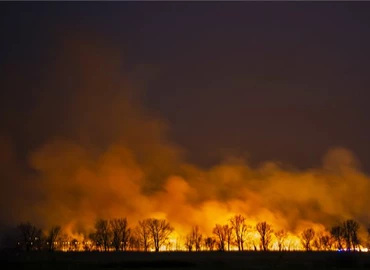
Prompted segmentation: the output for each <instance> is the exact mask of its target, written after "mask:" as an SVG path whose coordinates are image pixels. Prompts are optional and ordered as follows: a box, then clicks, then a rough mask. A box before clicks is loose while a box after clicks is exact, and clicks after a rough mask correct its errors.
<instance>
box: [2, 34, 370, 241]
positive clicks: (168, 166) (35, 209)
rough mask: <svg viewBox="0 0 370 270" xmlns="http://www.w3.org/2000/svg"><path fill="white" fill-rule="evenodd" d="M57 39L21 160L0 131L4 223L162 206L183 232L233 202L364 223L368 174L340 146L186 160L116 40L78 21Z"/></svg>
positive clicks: (81, 226)
mask: <svg viewBox="0 0 370 270" xmlns="http://www.w3.org/2000/svg"><path fill="white" fill-rule="evenodd" d="M55 44H57V45H56V46H55V48H54V50H51V52H49V53H50V55H48V59H49V60H48V67H49V68H48V69H47V73H45V76H44V79H45V81H44V82H42V84H41V86H40V89H39V90H38V91H37V93H39V95H37V96H36V97H35V99H36V102H35V103H34V106H33V107H32V109H31V110H30V113H29V115H28V118H27V121H26V120H24V122H23V123H22V124H23V125H24V127H25V130H24V133H23V135H24V136H25V137H27V140H30V141H32V142H34V143H35V145H36V147H34V148H32V150H31V151H30V152H28V155H27V168H23V166H21V165H20V164H21V162H20V161H19V159H18V158H17V156H16V151H15V150H14V142H12V140H11V139H9V136H3V137H1V139H0V146H1V149H2V151H1V153H0V161H1V182H0V183H1V190H2V196H1V213H2V214H1V216H2V218H3V221H2V222H3V223H13V224H16V223H17V222H20V221H26V220H29V221H31V222H33V223H35V224H37V225H39V226H41V227H43V228H49V227H50V226H53V225H61V226H62V227H64V228H65V229H66V230H67V231H68V232H70V233H73V234H77V233H84V232H86V231H89V230H91V229H92V226H93V225H94V222H95V220H96V218H114V217H127V218H128V221H129V223H130V224H131V225H135V224H136V222H137V221H138V220H140V219H143V218H147V217H163V218H166V219H168V220H169V221H170V222H171V224H172V225H173V226H174V227H175V229H176V230H177V231H178V232H179V233H181V234H184V233H186V232H187V231H189V230H190V228H191V226H193V225H198V226H200V229H201V231H202V232H203V233H206V234H211V232H212V228H213V227H214V225H215V224H216V223H219V224H224V223H226V222H227V221H228V219H229V218H231V217H232V216H233V215H235V214H242V215H244V216H246V217H247V220H248V223H249V224H250V225H252V226H254V225H255V224H256V223H257V222H258V221H267V222H269V223H271V224H272V225H273V226H274V228H276V229H280V228H284V229H286V230H289V231H290V232H292V233H297V234H298V233H300V231H302V230H303V229H305V228H307V227H308V226H313V227H315V228H321V229H323V228H324V227H329V226H332V225H334V224H335V223H337V222H340V221H342V220H343V219H347V218H353V219H356V220H358V221H359V222H360V223H361V224H362V225H364V226H365V225H367V222H368V218H369V216H368V214H364V213H366V212H367V206H368V205H369V198H368V197H369V196H368V193H369V191H370V186H369V185H370V184H369V183H370V179H369V177H368V176H367V175H365V174H364V173H362V172H361V170H360V168H359V162H358V161H357V160H356V158H355V156H354V154H353V153H351V152H350V151H349V150H346V149H343V148H336V149H331V150H329V151H328V153H327V154H326V155H325V156H324V157H323V161H322V166H321V167H319V168H313V169H310V170H305V171H298V170H294V169H286V168H284V167H283V166H281V165H280V164H277V163H274V162H265V163H263V164H261V165H260V166H258V167H251V166H250V165H249V164H248V162H247V161H245V160H241V159H238V158H237V157H225V158H226V159H225V160H227V161H225V162H223V163H221V164H218V165H215V166H213V167H212V168H208V169H204V168H199V167H197V166H196V165H194V164H187V163H186V162H184V158H183V153H184V151H183V149H181V147H180V146H178V145H176V144H174V143H171V141H170V139H169V138H168V137H169V136H168V127H167V125H166V122H165V121H164V120H163V119H161V118H160V117H158V116H156V115H155V114H154V113H153V112H150V111H148V110H147V109H146V108H145V107H144V106H143V105H142V104H141V102H140V93H141V90H140V89H138V87H137V84H135V82H134V81H133V80H132V79H131V78H132V74H130V73H127V72H125V69H124V68H123V63H124V61H125V59H124V56H123V55H121V54H120V53H119V51H120V49H119V48H115V47H114V46H112V45H110V44H109V42H107V41H105V40H104V39H101V38H100V37H96V36H94V35H84V34H81V33H80V34H78V35H77V34H76V35H65V34H63V35H61V36H60V37H59V38H58V39H56V42H55ZM135 76H137V74H136V75H135ZM139 77H140V76H139ZM302 154H304V153H302Z"/></svg>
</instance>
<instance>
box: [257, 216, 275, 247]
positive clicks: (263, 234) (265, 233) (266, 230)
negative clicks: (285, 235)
mask: <svg viewBox="0 0 370 270" xmlns="http://www.w3.org/2000/svg"><path fill="white" fill-rule="evenodd" d="M256 230H257V231H258V233H259V234H260V244H261V248H262V249H263V250H264V251H267V250H268V249H269V245H270V243H271V238H272V233H273V232H274V230H273V229H272V227H271V225H270V224H268V223H267V222H266V221H264V222H259V223H257V225H256Z"/></svg>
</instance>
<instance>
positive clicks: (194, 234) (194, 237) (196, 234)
mask: <svg viewBox="0 0 370 270" xmlns="http://www.w3.org/2000/svg"><path fill="white" fill-rule="evenodd" d="M202 238H203V236H202V234H201V233H200V231H199V227H198V226H193V227H192V229H191V232H190V233H189V234H188V235H187V236H186V238H185V247H186V248H187V249H188V251H192V250H193V247H195V251H200V249H201V245H202Z"/></svg>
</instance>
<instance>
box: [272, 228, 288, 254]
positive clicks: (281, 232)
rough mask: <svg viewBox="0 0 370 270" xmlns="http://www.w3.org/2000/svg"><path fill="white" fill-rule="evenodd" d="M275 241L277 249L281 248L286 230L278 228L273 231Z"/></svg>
mask: <svg viewBox="0 0 370 270" xmlns="http://www.w3.org/2000/svg"><path fill="white" fill-rule="evenodd" d="M275 237H276V242H277V245H278V249H279V251H282V250H283V246H284V242H285V239H286V238H287V232H286V231H284V230H279V231H276V232H275Z"/></svg>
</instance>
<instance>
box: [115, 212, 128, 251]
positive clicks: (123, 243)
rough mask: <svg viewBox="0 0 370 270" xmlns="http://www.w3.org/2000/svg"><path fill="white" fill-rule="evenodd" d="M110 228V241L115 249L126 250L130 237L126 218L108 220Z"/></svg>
mask: <svg viewBox="0 0 370 270" xmlns="http://www.w3.org/2000/svg"><path fill="white" fill-rule="evenodd" d="M110 227H111V230H112V235H113V237H112V243H113V246H114V248H115V249H116V251H118V250H120V249H122V250H126V249H127V245H128V240H129V238H130V234H131V229H130V228H129V227H128V224H127V218H115V219H112V220H110Z"/></svg>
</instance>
